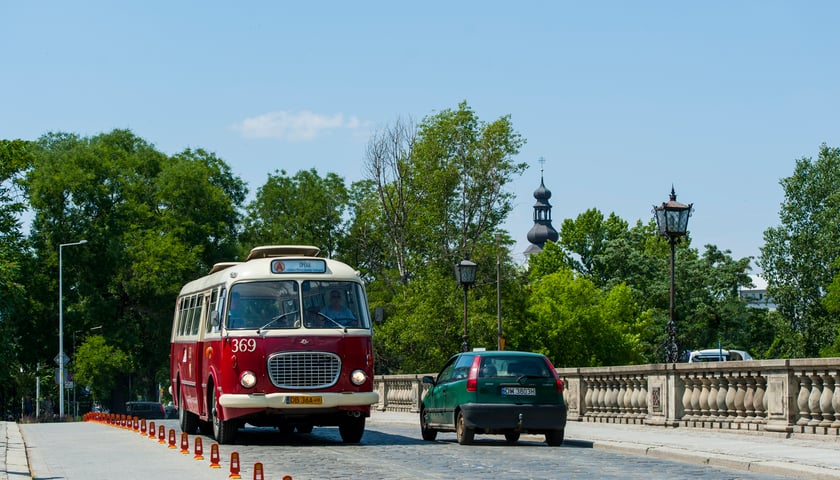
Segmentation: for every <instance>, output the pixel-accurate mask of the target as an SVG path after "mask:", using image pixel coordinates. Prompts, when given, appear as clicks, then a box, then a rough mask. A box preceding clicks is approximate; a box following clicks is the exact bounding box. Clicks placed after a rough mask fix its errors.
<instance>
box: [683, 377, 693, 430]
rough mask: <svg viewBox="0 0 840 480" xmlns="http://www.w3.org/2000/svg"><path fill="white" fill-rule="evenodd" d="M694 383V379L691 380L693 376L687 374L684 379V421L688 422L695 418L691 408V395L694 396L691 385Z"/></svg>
mask: <svg viewBox="0 0 840 480" xmlns="http://www.w3.org/2000/svg"><path fill="white" fill-rule="evenodd" d="M692 383H693V382H692V379H691V374H690V373H686V374H685V378H683V386H684V390H683V398H682V402H683V412H684V414H683V418H682V419H683V420H686V421H688V420H691V419H692V418H693V417H694V410H693V409H692V407H691V396H692V395H691V394H692V390H691V385H692Z"/></svg>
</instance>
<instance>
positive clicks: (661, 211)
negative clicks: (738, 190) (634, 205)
mask: <svg viewBox="0 0 840 480" xmlns="http://www.w3.org/2000/svg"><path fill="white" fill-rule="evenodd" d="M693 207H694V204H693V203H692V204H689V205H686V204H684V203H680V202H678V201H677V194H676V193H674V186H673V185H672V186H671V198H670V200H669V201H668V202H667V203H666V202H663V203H662V205H659V206H656V205H654V207H653V214H654V218H656V226H657V228H658V230H659V235H661V236H663V237H665V238H667V239H668V243H669V244H670V246H671V306H670V312H669V315H670V317H669V320H668V346H667V356H668V362H669V363H676V362H677V361H679V349H678V348H677V324H676V320H675V316H674V245H675V244H676V243H677V242H679V241H680V237H682V236H684V235H685V234H686V232H687V231H688V217H690V216H691V211H692V209H693Z"/></svg>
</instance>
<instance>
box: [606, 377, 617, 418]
mask: <svg viewBox="0 0 840 480" xmlns="http://www.w3.org/2000/svg"><path fill="white" fill-rule="evenodd" d="M609 382H610V384H609V395H607V405H608V408H607V411H609V413H610V417H611V418H616V417H617V416H618V413H619V403H618V401H619V391H618V388H619V381H618V378H617V377H610V378H609Z"/></svg>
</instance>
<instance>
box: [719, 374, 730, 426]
mask: <svg viewBox="0 0 840 480" xmlns="http://www.w3.org/2000/svg"><path fill="white" fill-rule="evenodd" d="M728 392H729V380H728V379H727V378H726V373H724V372H720V374H718V392H717V419H718V421H720V422H725V421H726V418H727V415H728V414H727V412H726V395H727V393H728Z"/></svg>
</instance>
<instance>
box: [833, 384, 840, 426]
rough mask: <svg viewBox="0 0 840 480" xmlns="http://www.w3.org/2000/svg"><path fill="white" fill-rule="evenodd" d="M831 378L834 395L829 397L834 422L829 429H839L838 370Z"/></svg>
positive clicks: (839, 386) (839, 397) (839, 387)
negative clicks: (832, 379) (832, 378)
mask: <svg viewBox="0 0 840 480" xmlns="http://www.w3.org/2000/svg"><path fill="white" fill-rule="evenodd" d="M832 376H833V377H834V395H832V397H831V408H832V409H834V421H833V422H832V423H831V428H837V429H840V370H835V371H834V372H833V374H832Z"/></svg>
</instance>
